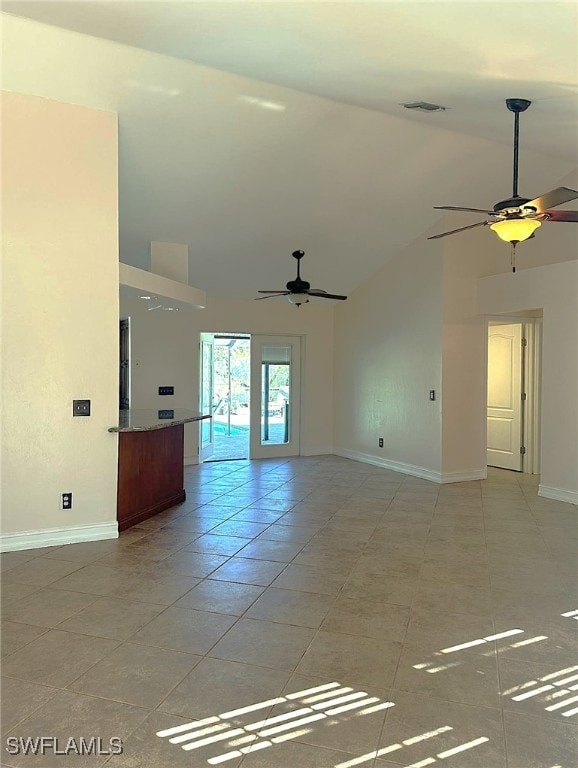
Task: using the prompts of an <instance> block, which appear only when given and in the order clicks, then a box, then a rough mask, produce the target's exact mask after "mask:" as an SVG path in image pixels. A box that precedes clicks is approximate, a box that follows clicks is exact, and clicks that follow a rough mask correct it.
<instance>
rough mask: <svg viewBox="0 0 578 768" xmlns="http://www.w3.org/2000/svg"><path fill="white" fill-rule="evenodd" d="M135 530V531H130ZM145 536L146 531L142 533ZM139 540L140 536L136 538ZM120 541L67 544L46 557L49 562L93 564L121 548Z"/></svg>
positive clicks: (108, 540) (109, 540) (107, 540)
mask: <svg viewBox="0 0 578 768" xmlns="http://www.w3.org/2000/svg"><path fill="white" fill-rule="evenodd" d="M130 530H133V529H130ZM141 535H144V531H143V532H142V533H141ZM134 538H135V539H136V538H139V536H134ZM124 541H125V540H124V539H123V544H122V545H121V544H120V539H106V540H105V541H85V542H82V543H80V544H65V545H64V546H63V547H59V548H58V549H57V550H55V551H54V552H49V553H48V554H46V555H45V557H46V558H47V559H49V560H52V559H54V560H68V561H70V562H73V563H74V562H78V563H91V562H94V561H95V560H99V559H100V558H101V557H104V556H105V555H108V554H110V552H114V551H116V550H117V549H119V548H120V547H121V546H124Z"/></svg>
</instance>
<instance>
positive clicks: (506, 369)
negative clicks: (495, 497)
mask: <svg viewBox="0 0 578 768" xmlns="http://www.w3.org/2000/svg"><path fill="white" fill-rule="evenodd" d="M522 416H523V414H522V324H521V323H515V324H512V325H491V326H489V328H488V403H487V429H488V456H487V462H488V465H489V466H491V467H501V468H503V469H515V470H517V471H519V472H521V471H522V459H523V456H522V451H521V447H522V445H523V422H522Z"/></svg>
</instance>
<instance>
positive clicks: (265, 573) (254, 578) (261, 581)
mask: <svg viewBox="0 0 578 768" xmlns="http://www.w3.org/2000/svg"><path fill="white" fill-rule="evenodd" d="M284 568H285V563H276V562H273V561H271V560H252V559H250V558H247V557H240V556H239V555H236V556H235V557H232V558H231V559H230V560H228V561H227V562H226V563H225V564H224V565H222V566H221V567H220V568H217V569H216V570H215V571H213V573H212V574H211V579H214V580H216V581H234V582H237V583H239V584H253V585H255V586H258V587H267V586H269V584H271V582H272V581H274V579H276V578H277V576H279V574H280V573H281V572H282V571H283V570H284Z"/></svg>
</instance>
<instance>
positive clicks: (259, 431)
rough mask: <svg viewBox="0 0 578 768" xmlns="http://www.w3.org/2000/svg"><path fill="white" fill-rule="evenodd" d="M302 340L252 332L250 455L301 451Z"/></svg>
mask: <svg viewBox="0 0 578 768" xmlns="http://www.w3.org/2000/svg"><path fill="white" fill-rule="evenodd" d="M300 389H301V343H300V339H299V337H298V336H259V335H252V336H251V408H250V410H251V430H250V444H249V456H250V458H251V459H264V458H268V457H269V458H272V457H277V456H298V455H299V422H300Z"/></svg>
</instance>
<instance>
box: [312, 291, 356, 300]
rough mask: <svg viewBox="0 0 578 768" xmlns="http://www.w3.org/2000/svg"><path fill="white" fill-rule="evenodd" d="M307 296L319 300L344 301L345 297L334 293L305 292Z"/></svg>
mask: <svg viewBox="0 0 578 768" xmlns="http://www.w3.org/2000/svg"><path fill="white" fill-rule="evenodd" d="M307 293H308V294H309V296H319V298H320V299H339V300H340V301H344V300H345V299H346V298H347V296H339V295H338V294H336V293H327V291H307Z"/></svg>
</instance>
